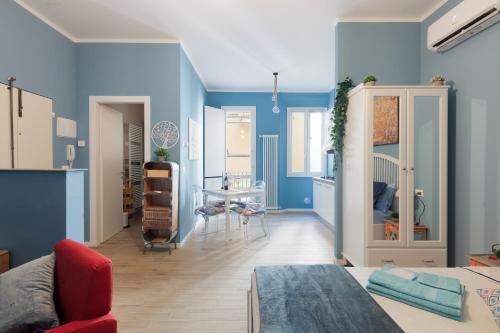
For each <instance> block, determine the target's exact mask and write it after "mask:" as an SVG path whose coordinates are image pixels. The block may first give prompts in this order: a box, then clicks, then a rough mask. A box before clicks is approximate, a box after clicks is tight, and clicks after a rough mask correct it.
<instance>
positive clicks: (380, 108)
mask: <svg viewBox="0 0 500 333" xmlns="http://www.w3.org/2000/svg"><path fill="white" fill-rule="evenodd" d="M398 143H399V97H398V96H378V97H376V98H375V100H374V101H373V145H374V146H381V145H392V144H398Z"/></svg>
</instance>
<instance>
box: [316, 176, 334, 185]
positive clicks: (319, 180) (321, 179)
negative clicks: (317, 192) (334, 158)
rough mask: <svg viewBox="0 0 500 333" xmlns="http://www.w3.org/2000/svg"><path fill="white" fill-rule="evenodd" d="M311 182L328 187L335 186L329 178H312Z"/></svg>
mask: <svg viewBox="0 0 500 333" xmlns="http://www.w3.org/2000/svg"><path fill="white" fill-rule="evenodd" d="M313 181H317V182H322V183H326V184H330V185H335V179H330V178H322V177H313Z"/></svg>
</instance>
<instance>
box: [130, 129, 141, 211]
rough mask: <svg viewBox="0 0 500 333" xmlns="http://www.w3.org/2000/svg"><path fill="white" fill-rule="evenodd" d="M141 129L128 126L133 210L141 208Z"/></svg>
mask: <svg viewBox="0 0 500 333" xmlns="http://www.w3.org/2000/svg"><path fill="white" fill-rule="evenodd" d="M142 135H143V134H142V128H141V127H139V126H136V125H134V124H129V132H128V139H129V163H130V167H129V172H130V185H131V186H132V189H133V193H134V209H136V208H139V207H141V206H142V192H143V186H144V185H143V180H142V176H143V174H142V164H143V163H144V161H143V156H144V153H143V147H142V141H143V140H142Z"/></svg>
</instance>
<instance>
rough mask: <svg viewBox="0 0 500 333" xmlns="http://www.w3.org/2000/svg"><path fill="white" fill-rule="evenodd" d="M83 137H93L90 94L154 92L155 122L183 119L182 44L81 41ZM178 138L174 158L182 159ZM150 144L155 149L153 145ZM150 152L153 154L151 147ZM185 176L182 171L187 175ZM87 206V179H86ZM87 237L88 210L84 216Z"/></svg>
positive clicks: (83, 155)
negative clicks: (90, 132) (91, 42)
mask: <svg viewBox="0 0 500 333" xmlns="http://www.w3.org/2000/svg"><path fill="white" fill-rule="evenodd" d="M77 57H78V62H77V77H78V81H77V90H78V100H77V102H78V103H77V105H78V133H79V138H80V139H84V140H86V141H87V142H88V141H89V96H150V97H151V126H154V124H155V123H157V122H159V121H161V120H169V121H172V122H174V123H175V124H177V125H178V126H179V124H180V84H179V81H180V45H179V44H142V43H141V44H77ZM180 146H181V145H180V144H177V145H176V146H175V147H174V148H173V149H171V154H170V159H171V160H172V161H175V162H180V150H181V148H180ZM154 148H155V147H154V145H153V144H151V150H152V151H153V150H154ZM77 156H79V158H78V160H77V167H79V168H88V167H89V148H88V145H87V146H86V147H85V148H77ZM151 156H154V154H153V153H152V152H151ZM183 176H184V175H183ZM85 192H86V195H85V199H86V200H85V211H86V212H89V195H88V193H89V184H88V180H87V182H86V184H85ZM86 237H87V239H88V237H89V214H87V216H86Z"/></svg>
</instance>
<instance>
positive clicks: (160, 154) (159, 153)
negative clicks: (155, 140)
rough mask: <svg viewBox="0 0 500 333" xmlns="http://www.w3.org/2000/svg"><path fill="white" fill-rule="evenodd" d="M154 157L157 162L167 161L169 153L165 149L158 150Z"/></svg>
mask: <svg viewBox="0 0 500 333" xmlns="http://www.w3.org/2000/svg"><path fill="white" fill-rule="evenodd" d="M155 155H156V156H157V157H158V160H159V161H162V162H164V161H166V160H168V157H169V155H170V153H169V152H168V150H166V149H165V148H158V149H156V150H155Z"/></svg>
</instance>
